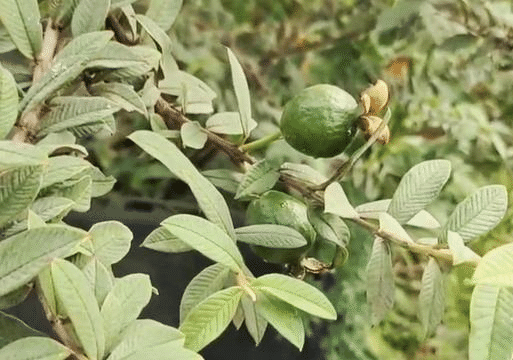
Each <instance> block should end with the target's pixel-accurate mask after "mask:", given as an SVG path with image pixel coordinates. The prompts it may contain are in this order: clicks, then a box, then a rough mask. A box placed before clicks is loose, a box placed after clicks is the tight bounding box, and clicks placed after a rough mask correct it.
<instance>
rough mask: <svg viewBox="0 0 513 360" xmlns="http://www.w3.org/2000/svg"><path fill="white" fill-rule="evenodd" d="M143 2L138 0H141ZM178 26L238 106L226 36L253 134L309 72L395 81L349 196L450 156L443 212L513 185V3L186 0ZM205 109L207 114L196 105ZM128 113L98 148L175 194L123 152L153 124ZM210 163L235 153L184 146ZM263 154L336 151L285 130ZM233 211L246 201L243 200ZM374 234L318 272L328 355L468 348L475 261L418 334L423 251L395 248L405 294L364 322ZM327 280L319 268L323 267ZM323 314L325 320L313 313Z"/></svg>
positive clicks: (190, 64) (187, 51) (305, 82)
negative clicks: (483, 191) (331, 312)
mask: <svg viewBox="0 0 513 360" xmlns="http://www.w3.org/2000/svg"><path fill="white" fill-rule="evenodd" d="M136 4H137V5H138V6H143V7H144V6H145V3H144V1H140V2H138V3H136ZM170 35H171V37H172V40H173V54H174V56H175V58H176V60H177V61H178V64H179V66H180V68H181V69H182V70H184V71H186V72H188V73H190V74H193V75H194V76H196V77H198V78H200V79H201V80H203V81H204V82H206V83H207V84H208V85H209V86H210V87H211V88H212V89H213V90H214V91H215V92H216V93H217V98H216V100H215V108H216V112H220V111H234V110H236V108H237V107H236V106H237V105H236V99H235V95H234V93H233V90H232V84H231V78H230V69H229V65H228V61H227V58H226V52H225V50H224V47H223V45H224V46H228V47H230V48H231V49H232V50H233V51H234V53H235V54H236V56H237V57H238V59H239V60H240V62H241V63H242V65H243V67H244V69H245V72H246V75H247V77H248V82H249V86H250V91H251V94H252V106H253V117H254V119H255V120H256V121H257V122H258V124H259V125H258V127H257V129H255V131H254V132H253V134H252V137H253V138H259V137H261V136H264V135H266V134H270V133H272V132H275V131H276V130H277V129H278V122H279V116H280V113H281V109H282V107H283V105H284V104H285V102H286V101H287V100H288V99H290V98H291V97H292V96H294V94H296V93H297V92H298V91H300V90H301V89H303V88H304V87H306V86H309V85H313V84H317V83H330V84H334V85H337V86H339V87H341V88H343V89H345V90H346V91H348V92H350V93H351V94H353V95H354V96H355V97H357V96H358V95H359V93H360V92H361V91H362V90H363V89H365V88H366V87H367V86H369V84H371V83H374V82H375V81H376V80H377V79H378V78H381V79H384V80H385V81H386V82H387V83H388V84H389V85H390V87H391V90H392V97H391V101H390V105H389V106H390V109H391V111H392V118H391V122H390V125H391V129H392V137H391V142H390V143H389V144H388V145H386V146H381V145H374V146H373V148H372V149H371V150H370V151H369V152H368V153H367V154H366V155H365V157H364V159H362V160H361V161H359V162H358V164H357V165H356V166H355V168H354V169H353V171H352V173H351V174H350V175H349V176H348V177H347V178H346V179H345V181H344V187H345V188H346V190H347V191H348V193H349V194H350V195H351V199H352V201H353V202H354V203H355V204H358V203H362V202H365V201H369V200H375V199H386V198H390V197H391V195H392V193H393V191H394V189H395V188H396V186H397V184H398V182H399V180H400V178H401V176H402V175H403V174H404V173H405V172H406V171H407V170H408V169H409V168H410V167H411V166H413V165H415V164H417V163H419V162H421V161H423V160H428V159H435V158H443V159H449V160H450V161H451V163H452V166H453V174H452V177H451V180H450V182H449V184H448V185H447V186H446V188H445V190H444V191H443V192H442V196H441V198H440V200H439V201H437V202H436V203H435V204H433V205H432V206H431V207H430V209H429V210H430V211H431V212H432V213H433V214H434V215H435V217H436V218H437V219H438V220H439V221H440V222H441V223H443V222H444V221H445V219H446V218H447V216H448V214H450V212H451V211H452V209H453V208H454V206H455V204H456V203H457V202H459V201H461V200H463V199H464V198H465V197H466V196H467V195H469V194H470V193H471V192H472V191H474V190H475V189H477V188H478V187H480V186H482V185H486V184H492V183H500V184H504V185H505V186H506V187H507V189H508V191H509V192H510V193H511V190H512V184H513V180H512V169H513V168H512V165H513V146H512V145H513V136H512V135H513V126H512V125H513V96H510V94H511V92H512V90H513V81H512V80H513V55H512V54H513V52H512V49H513V11H512V5H511V2H510V1H480V0H431V1H427V0H398V1H393V0H359V1H356V0H281V1H277V0H186V1H185V2H184V6H183V8H182V10H181V12H180V14H179V16H178V18H177V21H176V23H175V24H174V26H173V28H172V30H171V31H170ZM193 119H194V120H198V121H200V122H202V121H205V119H206V116H204V115H198V116H193ZM148 126H149V125H148V123H146V122H145V121H143V119H141V118H140V117H128V116H127V117H126V119H125V121H123V123H122V124H120V125H119V133H118V134H117V135H116V136H115V137H113V138H111V139H107V141H105V140H102V141H94V140H91V142H90V144H89V147H90V148H91V149H93V152H94V154H95V156H96V160H97V162H98V163H99V164H100V165H101V166H102V167H103V168H104V170H105V171H106V172H107V173H110V174H113V175H114V176H116V177H117V178H118V179H119V183H118V184H117V190H118V191H120V192H122V193H125V194H132V195H133V194H135V195H143V196H149V197H159V198H166V197H167V198H170V197H172V196H173V194H172V193H170V191H169V184H170V181H172V180H170V179H169V174H168V172H167V171H166V170H165V169H163V168H162V167H161V166H160V165H157V164H155V163H152V162H148V161H147V159H145V158H134V157H132V156H127V155H129V153H130V152H131V148H130V147H129V146H126V145H127V144H128V142H127V141H126V140H124V136H125V135H127V134H128V133H130V132H132V131H133V130H134V129H137V128H144V127H148ZM186 152H187V154H188V155H189V156H190V157H191V159H193V161H194V162H195V163H196V164H197V166H199V167H200V168H202V169H212V168H230V167H231V166H232V165H231V164H230V162H229V161H228V159H227V158H225V157H223V155H222V154H218V153H217V152H216V151H215V149H209V148H206V149H202V150H193V151H192V150H187V151H186ZM259 155H260V156H262V157H264V156H265V157H267V158H274V159H279V160H281V161H294V162H303V163H308V164H310V165H312V166H314V167H316V168H317V169H319V170H320V171H323V172H325V173H329V172H330V170H331V169H333V167H334V166H335V165H336V164H337V162H339V161H340V158H334V159H329V160H314V159H312V158H309V157H307V156H304V155H302V154H300V153H298V152H296V151H295V150H293V149H292V148H291V147H289V146H288V145H287V144H286V143H285V142H284V141H278V142H276V143H274V144H272V145H271V146H270V147H269V148H268V149H264V150H262V152H261V154H259ZM238 211H243V209H241V208H240V207H239V210H238ZM512 219H513V216H512V212H511V211H510V212H509V213H508V215H507V216H506V218H505V219H504V221H503V222H502V223H501V224H500V225H499V226H498V227H497V228H496V229H495V230H494V231H492V232H491V233H489V234H488V235H487V236H485V237H483V238H482V239H480V240H479V241H477V242H476V243H474V244H473V248H474V250H476V251H477V252H478V253H481V254H482V253H484V252H486V251H489V250H490V249H491V248H494V247H496V246H498V245H501V244H503V243H505V242H509V241H510V236H511V233H512V230H513V222H512ZM370 248H371V239H370V237H369V235H368V234H366V233H364V232H362V231H360V230H359V229H357V228H354V227H352V239H351V248H350V250H351V252H350V258H349V260H348V262H347V263H346V264H345V265H344V266H343V267H342V268H341V269H339V270H338V271H337V272H336V274H334V275H333V276H332V277H330V276H328V278H323V279H321V280H322V281H314V283H316V284H317V285H318V286H320V287H323V288H324V289H325V290H327V291H328V294H329V296H330V298H331V300H332V301H333V302H334V304H335V305H336V307H337V310H338V312H339V314H344V315H343V316H342V317H341V319H340V320H339V321H337V322H334V323H329V324H325V325H323V326H326V327H327V331H326V334H327V335H326V336H325V337H324V339H323V340H322V347H323V349H324V351H325V353H326V359H375V358H377V359H399V360H400V359H452V360H456V359H466V358H467V357H468V354H467V339H468V326H469V325H468V311H469V310H468V309H469V301H470V294H471V287H469V286H466V285H465V283H464V279H465V278H467V277H469V276H470V275H471V269H470V268H466V267H464V266H463V267H462V266H460V267H458V268H456V269H453V271H452V272H451V273H450V275H448V276H447V294H448V296H447V311H446V316H445V319H444V324H443V325H441V326H440V327H439V329H438V331H437V333H436V334H435V336H434V337H432V338H430V339H423V338H422V337H421V334H422V331H421V329H420V325H419V324H418V321H417V308H416V299H417V295H418V291H419V288H420V279H421V275H422V264H423V262H424V261H425V259H422V258H419V257H418V256H412V255H411V254H409V253H407V252H403V251H399V250H398V251H396V253H395V267H394V269H395V272H396V279H397V285H398V286H397V288H398V290H397V294H396V299H397V301H396V302H397V303H396V305H395V309H394V311H393V312H392V313H391V314H390V315H389V316H388V317H387V318H386V320H385V321H384V322H383V323H382V324H381V325H379V326H376V327H375V328H370V327H369V325H367V324H368V317H367V311H366V302H365V282H364V279H365V266H366V262H367V259H368V255H369V251H370ZM317 280H319V279H317ZM312 326H313V328H316V326H318V324H312Z"/></svg>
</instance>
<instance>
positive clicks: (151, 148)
mask: <svg viewBox="0 0 513 360" xmlns="http://www.w3.org/2000/svg"><path fill="white" fill-rule="evenodd" d="M128 138H129V139H130V140H132V141H133V142H135V143H136V144H137V145H139V146H140V147H141V148H142V149H143V150H144V151H146V152H147V153H148V154H150V155H151V156H153V157H155V158H156V159H157V160H159V161H160V162H161V163H162V164H164V165H165V166H166V167H167V168H168V169H169V170H170V171H171V172H172V173H173V174H174V175H175V176H176V177H178V178H179V179H180V180H182V181H183V182H185V183H186V184H187V185H189V187H190V188H191V191H192V193H193V194H194V196H195V197H196V200H197V201H198V204H199V206H200V208H201V210H203V212H204V213H205V216H206V217H207V218H208V219H209V220H211V221H212V222H213V223H215V224H217V225H218V226H219V227H220V228H221V229H223V230H224V231H225V232H226V233H227V234H228V235H229V236H230V237H231V238H232V239H235V231H234V229H233V223H232V219H231V215H230V210H229V209H228V205H227V204H226V202H225V200H224V198H223V196H222V195H221V194H220V193H219V191H217V189H216V188H215V187H214V185H212V183H210V182H209V181H208V180H207V179H205V178H204V177H203V176H202V175H201V173H200V172H199V171H198V170H197V169H196V167H195V166H194V165H193V164H192V163H191V162H190V160H189V159H187V157H186V156H185V155H184V154H183V153H182V152H181V151H180V150H178V148H177V147H176V145H174V144H173V143H171V142H169V141H168V140H166V139H165V138H164V137H163V136H161V135H158V134H155V133H152V132H150V131H144V130H142V131H136V132H134V133H132V134H131V135H130V136H128Z"/></svg>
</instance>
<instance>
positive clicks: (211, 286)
mask: <svg viewBox="0 0 513 360" xmlns="http://www.w3.org/2000/svg"><path fill="white" fill-rule="evenodd" d="M229 271H230V269H229V268H227V267H226V266H224V265H223V264H219V263H218V264H214V265H210V266H208V267H206V268H205V269H203V270H202V271H201V272H200V273H199V274H198V275H196V276H195V277H194V278H193V279H192V280H191V282H190V283H189V284H188V285H187V287H186V288H185V291H184V293H183V295H182V300H181V301H180V324H182V323H183V322H184V320H185V318H186V317H187V315H188V314H189V312H190V311H191V310H192V309H193V308H194V307H195V306H196V305H198V304H199V303H200V302H202V301H203V300H205V299H206V298H207V297H209V296H210V295H212V294H213V293H215V292H217V291H219V290H221V289H222V288H223V285H224V283H225V281H226V278H227V277H228V274H229Z"/></svg>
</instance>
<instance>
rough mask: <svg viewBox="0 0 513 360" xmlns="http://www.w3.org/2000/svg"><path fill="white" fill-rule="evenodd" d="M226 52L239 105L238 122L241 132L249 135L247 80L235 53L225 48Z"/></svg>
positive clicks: (249, 115) (246, 135)
mask: <svg viewBox="0 0 513 360" xmlns="http://www.w3.org/2000/svg"><path fill="white" fill-rule="evenodd" d="M226 51H227V52H228V59H229V60H230V68H231V70H232V81H233V88H234V89H235V96H236V98H237V104H238V106H239V114H240V123H241V127H242V134H243V135H244V137H245V138H247V137H248V136H249V126H250V120H251V100H250V94H249V87H248V82H247V81H246V75H244V70H243V69H242V66H241V65H240V63H239V61H238V60H237V57H236V56H235V54H234V53H233V52H232V51H231V50H230V48H226Z"/></svg>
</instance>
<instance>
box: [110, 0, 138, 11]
mask: <svg viewBox="0 0 513 360" xmlns="http://www.w3.org/2000/svg"><path fill="white" fill-rule="evenodd" d="M136 1H137V0H111V1H110V8H111V9H116V8H120V7H124V6H127V5H130V4H132V3H134V2H136Z"/></svg>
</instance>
